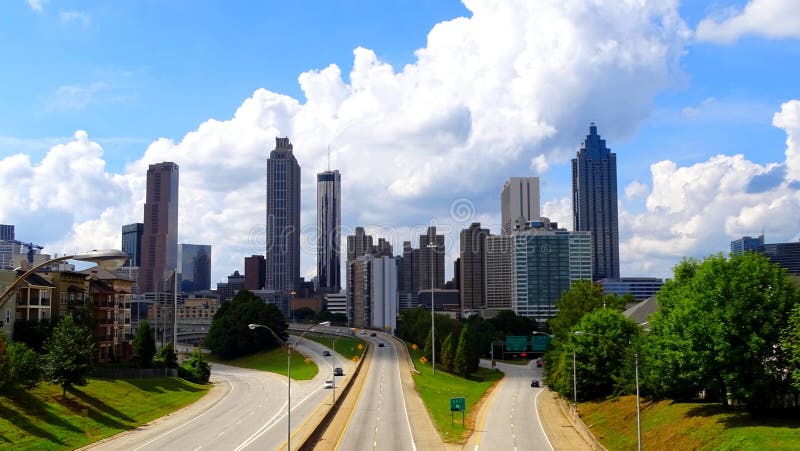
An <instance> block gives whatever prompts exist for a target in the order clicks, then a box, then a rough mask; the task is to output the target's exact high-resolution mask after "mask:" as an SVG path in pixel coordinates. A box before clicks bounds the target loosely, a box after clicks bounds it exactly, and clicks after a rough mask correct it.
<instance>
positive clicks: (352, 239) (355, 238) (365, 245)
mask: <svg viewBox="0 0 800 451" xmlns="http://www.w3.org/2000/svg"><path fill="white" fill-rule="evenodd" d="M373 249H374V246H373V245H372V235H367V234H366V232H364V228H363V227H356V234H355V235H347V260H348V261H350V260H355V259H356V258H357V257H360V256H362V255H366V254H371V253H372V251H373Z"/></svg>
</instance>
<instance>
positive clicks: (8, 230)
mask: <svg viewBox="0 0 800 451" xmlns="http://www.w3.org/2000/svg"><path fill="white" fill-rule="evenodd" d="M13 239H14V226H13V225H11V224H0V240H4V241H5V240H8V241H11V240H13Z"/></svg>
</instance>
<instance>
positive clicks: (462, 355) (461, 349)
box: [453, 327, 470, 377]
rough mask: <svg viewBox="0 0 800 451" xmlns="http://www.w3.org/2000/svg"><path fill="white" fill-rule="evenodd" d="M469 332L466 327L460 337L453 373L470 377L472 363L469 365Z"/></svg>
mask: <svg viewBox="0 0 800 451" xmlns="http://www.w3.org/2000/svg"><path fill="white" fill-rule="evenodd" d="M468 335H469V331H468V328H466V327H464V328H462V329H461V333H460V334H459V335H458V347H457V348H456V355H455V357H454V358H453V371H454V372H455V373H456V374H458V375H460V376H462V377H467V376H469V370H470V363H469V338H468Z"/></svg>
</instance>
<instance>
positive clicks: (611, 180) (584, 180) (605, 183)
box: [572, 123, 619, 280]
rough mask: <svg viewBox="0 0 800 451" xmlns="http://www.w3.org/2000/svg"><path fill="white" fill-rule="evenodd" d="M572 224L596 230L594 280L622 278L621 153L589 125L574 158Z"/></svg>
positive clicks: (583, 228) (594, 235)
mask: <svg viewBox="0 0 800 451" xmlns="http://www.w3.org/2000/svg"><path fill="white" fill-rule="evenodd" d="M572 227H573V229H574V230H576V231H589V232H592V273H593V275H594V280H600V279H619V215H618V213H617V154H615V153H613V152H611V150H610V149H609V148H608V147H606V141H605V140H604V139H600V135H598V134H597V126H595V125H594V123H592V124H591V125H590V126H589V134H588V135H587V136H586V140H585V141H584V142H583V143H582V144H581V148H580V150H579V151H578V154H577V157H576V158H573V159H572Z"/></svg>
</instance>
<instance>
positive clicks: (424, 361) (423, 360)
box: [419, 356, 428, 363]
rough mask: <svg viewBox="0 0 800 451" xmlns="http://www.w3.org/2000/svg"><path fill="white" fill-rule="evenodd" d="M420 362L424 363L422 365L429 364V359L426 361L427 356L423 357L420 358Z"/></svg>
mask: <svg viewBox="0 0 800 451" xmlns="http://www.w3.org/2000/svg"><path fill="white" fill-rule="evenodd" d="M419 361H420V362H422V363H427V362H428V359H426V358H425V356H422V357H420V358H419Z"/></svg>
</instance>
